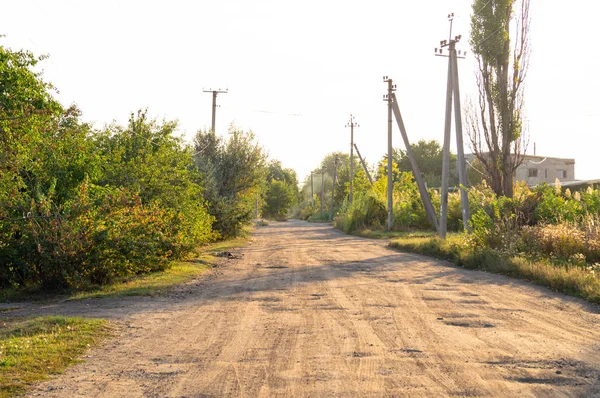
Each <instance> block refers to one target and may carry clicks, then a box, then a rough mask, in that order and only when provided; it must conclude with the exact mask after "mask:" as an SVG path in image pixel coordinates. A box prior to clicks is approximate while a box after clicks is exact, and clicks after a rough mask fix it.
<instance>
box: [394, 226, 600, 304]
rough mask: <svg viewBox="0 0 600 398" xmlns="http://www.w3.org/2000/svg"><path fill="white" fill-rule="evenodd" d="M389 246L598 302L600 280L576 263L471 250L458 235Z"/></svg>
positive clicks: (412, 239) (407, 240)
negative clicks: (511, 277) (443, 238)
mask: <svg viewBox="0 0 600 398" xmlns="http://www.w3.org/2000/svg"><path fill="white" fill-rule="evenodd" d="M389 246H390V247H392V248H396V249H400V250H403V251H408V252H412V253H419V254H424V255H428V256H432V257H435V258H438V259H444V260H448V261H450V262H452V263H454V264H456V265H458V266H462V267H465V268H469V269H478V270H482V271H487V272H493V273H498V274H503V275H509V276H513V277H517V278H521V279H525V280H528V281H530V282H533V283H535V284H538V285H541V286H546V287H549V288H551V289H553V290H555V291H558V292H561V293H565V294H568V295H571V296H576V297H581V298H584V299H586V300H588V301H590V302H592V303H600V279H599V278H598V276H596V275H595V274H594V272H593V271H590V270H588V269H586V268H585V267H583V266H580V265H570V264H560V265H557V264H553V263H551V262H550V261H549V260H540V259H535V260H534V259H528V258H526V257H517V256H509V255H503V254H501V253H499V252H497V251H495V250H492V249H477V250H476V249H475V248H474V247H473V246H472V245H470V244H469V243H468V242H467V241H466V239H465V238H464V237H463V236H462V235H461V234H449V235H448V237H447V239H446V240H442V239H439V238H437V237H404V238H397V239H394V240H392V241H391V242H390V244H389Z"/></svg>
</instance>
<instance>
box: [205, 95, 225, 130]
mask: <svg viewBox="0 0 600 398" xmlns="http://www.w3.org/2000/svg"><path fill="white" fill-rule="evenodd" d="M202 91H204V92H205V93H212V127H211V131H212V132H213V133H214V132H215V119H216V116H217V94H227V92H228V91H229V90H227V89H225V90H221V89H217V90H213V89H211V88H209V89H206V90H202Z"/></svg>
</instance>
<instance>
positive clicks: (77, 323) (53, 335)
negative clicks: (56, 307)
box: [0, 316, 110, 398]
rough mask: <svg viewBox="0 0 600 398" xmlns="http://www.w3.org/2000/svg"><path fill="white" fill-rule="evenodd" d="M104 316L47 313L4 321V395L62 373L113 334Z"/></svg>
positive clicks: (0, 336)
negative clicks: (63, 315) (62, 315)
mask: <svg viewBox="0 0 600 398" xmlns="http://www.w3.org/2000/svg"><path fill="white" fill-rule="evenodd" d="M109 331H110V330H109V327H108V323H107V321H105V320H101V319H84V318H66V317H60V316H47V317H36V318H27V319H23V318H12V319H8V320H4V321H0V398H4V397H14V396H18V395H21V394H23V393H25V392H26V391H27V389H28V388H30V387H31V386H32V385H33V384H34V383H37V382H40V381H42V380H44V379H46V378H48V377H49V376H50V375H54V374H58V373H61V372H62V371H63V370H64V369H65V368H66V367H67V366H68V365H70V364H72V363H75V362H80V361H81V360H80V359H79V358H78V357H79V356H80V355H81V354H83V353H84V352H85V350H86V349H88V348H89V347H91V346H94V345H96V344H97V343H98V342H99V341H100V340H101V339H102V338H103V337H104V336H106V335H107V334H108V333H109Z"/></svg>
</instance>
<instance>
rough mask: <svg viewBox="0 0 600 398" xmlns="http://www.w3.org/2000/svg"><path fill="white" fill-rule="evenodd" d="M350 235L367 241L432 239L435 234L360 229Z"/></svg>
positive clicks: (431, 232)
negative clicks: (367, 239)
mask: <svg viewBox="0 0 600 398" xmlns="http://www.w3.org/2000/svg"><path fill="white" fill-rule="evenodd" d="M351 234H352V235H355V236H361V237H363V238H369V239H391V238H421V237H433V236H435V232H433V231H418V230H415V231H412V230H407V231H387V230H385V229H369V228H365V229H361V230H356V231H352V232H351Z"/></svg>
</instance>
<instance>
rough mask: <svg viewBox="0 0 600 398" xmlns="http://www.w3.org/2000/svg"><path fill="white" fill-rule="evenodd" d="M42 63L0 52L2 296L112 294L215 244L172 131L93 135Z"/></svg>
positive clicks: (144, 124)
mask: <svg viewBox="0 0 600 398" xmlns="http://www.w3.org/2000/svg"><path fill="white" fill-rule="evenodd" d="M40 59H41V58H36V57H34V56H33V55H32V54H31V53H28V52H22V51H21V52H19V51H12V50H9V49H6V48H4V47H0V88H1V92H2V94H3V95H1V96H0V285H3V286H6V285H28V284H31V285H39V284H43V285H46V286H48V287H52V288H56V287H62V286H82V285H85V284H88V283H105V282H108V281H110V280H111V279H112V278H115V277H119V276H126V275H131V274H136V273H140V272H149V271H153V270H157V269H162V268H164V267H165V266H167V265H168V263H169V261H170V260H172V259H177V258H181V257H183V256H185V255H186V254H187V253H188V252H189V251H190V250H191V249H192V248H193V247H194V246H195V245H197V244H199V243H202V242H206V241H207V240H209V239H211V238H212V231H211V223H212V221H213V219H212V217H211V216H210V215H209V214H208V213H207V211H206V209H205V206H204V201H203V200H202V196H201V193H202V192H201V187H200V185H199V183H200V182H201V179H200V178H201V176H200V174H199V173H197V171H196V169H195V167H193V163H192V159H191V156H190V155H191V151H190V149H188V148H186V147H185V146H184V145H183V143H182V142H180V140H178V139H176V138H174V137H173V135H172V133H173V130H174V128H175V123H173V122H164V123H163V124H158V123H156V122H155V121H153V120H149V119H148V118H147V117H146V114H145V113H144V112H139V113H138V114H137V116H133V115H132V117H131V119H130V123H129V125H128V126H127V127H126V128H122V127H119V126H111V127H109V128H107V129H105V130H104V131H101V132H93V131H92V130H91V128H90V126H88V125H86V124H84V123H81V122H80V121H79V117H80V111H79V110H78V109H77V107H76V106H71V107H69V108H67V109H64V108H63V107H61V105H60V104H59V103H58V102H57V101H55V100H54V99H53V97H52V86H51V85H49V84H47V83H45V82H44V81H43V80H42V78H41V76H40V74H38V73H35V72H34V71H33V68H34V67H35V66H36V64H37V62H38V61H39V60H40Z"/></svg>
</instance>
